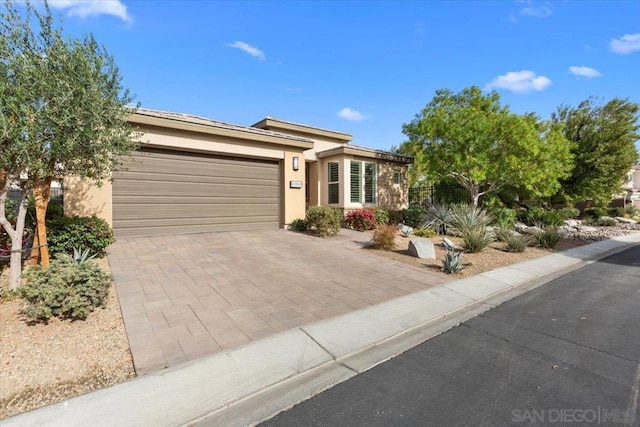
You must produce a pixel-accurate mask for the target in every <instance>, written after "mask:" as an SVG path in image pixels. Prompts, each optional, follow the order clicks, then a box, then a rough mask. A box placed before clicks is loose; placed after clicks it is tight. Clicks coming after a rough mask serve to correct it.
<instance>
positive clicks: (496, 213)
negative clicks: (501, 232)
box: [487, 206, 516, 228]
mask: <svg viewBox="0 0 640 427" xmlns="http://www.w3.org/2000/svg"><path fill="white" fill-rule="evenodd" d="M487 213H489V214H490V215H491V216H493V218H494V219H495V223H496V224H497V225H498V226H499V227H503V228H509V227H513V225H514V224H515V223H516V211H514V210H513V209H509V208H504V207H499V206H494V207H491V208H488V209H487Z"/></svg>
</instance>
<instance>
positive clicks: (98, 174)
mask: <svg viewBox="0 0 640 427" xmlns="http://www.w3.org/2000/svg"><path fill="white" fill-rule="evenodd" d="M3 9H4V10H2V13H1V14H0V80H1V81H0V90H1V91H2V92H1V93H0V102H1V104H0V114H1V115H0V147H1V148H2V156H0V157H1V158H2V160H0V184H2V193H0V223H1V224H2V226H3V228H4V230H5V231H6V232H7V233H8V234H9V236H10V237H11V239H12V248H15V250H18V249H20V248H21V246H22V242H21V239H22V234H21V233H20V232H19V229H20V228H21V227H24V219H25V215H26V206H27V202H26V198H27V197H28V193H29V192H30V191H33V194H34V196H35V200H36V216H37V232H36V239H35V240H36V241H37V244H36V246H40V247H41V251H40V256H41V264H42V265H43V267H46V266H47V264H48V251H47V250H46V242H47V240H46V228H45V215H46V210H47V204H48V200H49V191H50V188H51V181H52V180H53V179H55V178H62V177H65V176H77V177H81V178H86V179H90V180H93V181H95V182H96V183H98V184H99V183H100V182H101V181H102V180H104V179H107V178H109V177H110V176H111V172H112V171H113V170H114V169H115V167H116V166H117V164H118V159H119V158H120V157H121V156H124V155H128V154H129V153H130V152H131V151H132V150H133V149H135V148H136V147H137V143H136V140H137V138H138V135H137V134H136V133H134V132H132V130H131V128H130V126H129V124H128V123H127V117H128V116H129V115H130V114H131V113H132V112H133V111H134V110H135V108H129V107H128V106H129V105H130V104H131V102H132V101H133V97H132V96H131V95H130V93H129V91H128V90H126V89H124V88H123V87H122V84H121V80H122V79H121V77H120V74H119V70H118V68H117V67H116V65H115V62H114V59H113V57H112V56H110V55H109V54H108V52H107V51H106V50H105V49H104V48H103V47H100V46H99V45H98V44H97V43H96V41H95V40H94V38H93V37H92V36H91V35H86V36H84V38H82V39H81V40H78V39H72V38H67V37H65V36H64V34H63V29H62V26H61V24H59V23H58V25H54V20H53V18H52V15H51V11H50V10H49V7H48V4H47V3H46V2H45V4H44V12H40V11H38V10H37V9H36V8H34V7H33V6H31V5H30V4H29V3H28V2H27V3H26V5H25V10H24V13H22V14H21V13H20V11H19V10H18V9H17V7H16V6H15V5H14V4H13V3H12V2H10V1H5V3H4V8H3ZM11 186H17V187H19V188H20V189H21V190H22V194H23V200H22V203H20V208H19V214H18V220H17V222H16V225H15V226H13V225H12V224H11V223H9V221H7V219H6V218H5V211H4V205H5V201H6V198H7V193H8V191H9V189H10V187H11ZM23 205H24V209H23ZM14 255H15V256H14ZM20 271H21V262H20V254H19V253H18V254H15V253H14V254H12V258H11V276H10V288H12V289H14V288H17V287H18V286H20Z"/></svg>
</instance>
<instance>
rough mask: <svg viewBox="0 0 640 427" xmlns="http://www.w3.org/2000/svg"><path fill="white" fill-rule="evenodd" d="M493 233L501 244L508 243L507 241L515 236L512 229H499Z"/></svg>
mask: <svg viewBox="0 0 640 427" xmlns="http://www.w3.org/2000/svg"><path fill="white" fill-rule="evenodd" d="M493 233H494V234H495V236H496V239H498V240H499V241H501V242H506V241H507V239H509V238H510V237H511V236H513V230H512V229H511V228H502V227H498V228H496V229H495V230H494V231H493Z"/></svg>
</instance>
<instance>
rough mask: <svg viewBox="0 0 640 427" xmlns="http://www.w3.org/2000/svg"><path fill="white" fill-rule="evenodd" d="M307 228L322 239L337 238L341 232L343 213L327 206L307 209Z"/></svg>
mask: <svg viewBox="0 0 640 427" xmlns="http://www.w3.org/2000/svg"><path fill="white" fill-rule="evenodd" d="M306 221H307V226H308V227H309V230H310V231H312V232H313V233H314V234H317V235H319V236H321V237H327V236H335V235H336V234H338V233H339V232H340V224H341V222H342V211H341V210H340V209H338V208H330V207H327V206H311V207H310V208H309V209H307V217H306Z"/></svg>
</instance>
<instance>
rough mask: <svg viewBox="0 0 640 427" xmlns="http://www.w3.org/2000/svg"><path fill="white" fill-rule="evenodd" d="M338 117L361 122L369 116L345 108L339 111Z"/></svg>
mask: <svg viewBox="0 0 640 427" xmlns="http://www.w3.org/2000/svg"><path fill="white" fill-rule="evenodd" d="M338 117H340V118H341V119H345V120H351V121H352V122H361V121H363V120H366V119H367V116H365V115H364V114H362V113H361V112H360V111H358V110H352V109H351V108H348V107H344V108H343V109H342V110H340V111H338Z"/></svg>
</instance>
